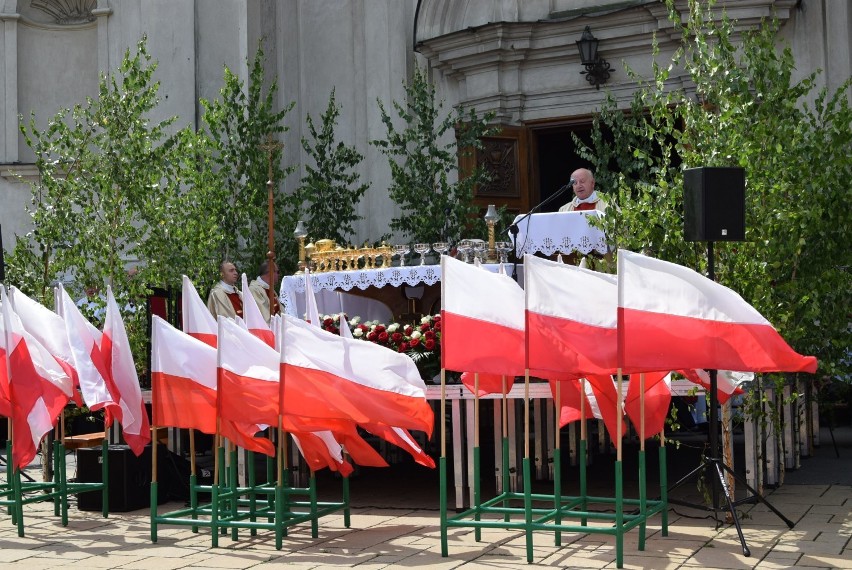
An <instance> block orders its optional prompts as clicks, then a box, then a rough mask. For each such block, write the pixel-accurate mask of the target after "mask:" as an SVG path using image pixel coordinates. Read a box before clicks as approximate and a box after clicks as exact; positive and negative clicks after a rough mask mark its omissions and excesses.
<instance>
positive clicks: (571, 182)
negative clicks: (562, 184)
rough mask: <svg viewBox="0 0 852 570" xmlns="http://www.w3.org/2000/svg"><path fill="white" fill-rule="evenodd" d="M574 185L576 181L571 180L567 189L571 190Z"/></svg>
mask: <svg viewBox="0 0 852 570" xmlns="http://www.w3.org/2000/svg"><path fill="white" fill-rule="evenodd" d="M576 183H577V181H576V180H574V179H573V178H572V179H571V180H569V181H568V188H572V187H573V186H574V184H576Z"/></svg>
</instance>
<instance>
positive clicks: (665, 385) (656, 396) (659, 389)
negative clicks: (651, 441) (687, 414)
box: [624, 372, 672, 439]
mask: <svg viewBox="0 0 852 570" xmlns="http://www.w3.org/2000/svg"><path fill="white" fill-rule="evenodd" d="M639 376H640V375H639V374H633V375H631V376H630V382H629V383H628V386H627V396H625V398H624V411H625V412H627V417H629V418H630V421H631V422H633V425H634V426H636V431H637V432H638V433H640V434H641V433H644V434H645V439H648V438H649V437H653V436H654V435H656V434H658V433H660V432H661V431H663V427H665V425H666V417H667V416H668V412H669V410H670V409H671V404H672V388H671V374H670V373H665V372H648V373H645V374H644V376H645V398H644V400H645V429H644V431H642V400H641V398H640V388H641V384H642V382H641V380H640V378H639Z"/></svg>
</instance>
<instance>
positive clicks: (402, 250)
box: [393, 243, 408, 267]
mask: <svg viewBox="0 0 852 570" xmlns="http://www.w3.org/2000/svg"><path fill="white" fill-rule="evenodd" d="M406 253H408V244H407V243H402V244H396V245H394V246H393V254H394V255H398V256H399V266H400V267H405V254H406Z"/></svg>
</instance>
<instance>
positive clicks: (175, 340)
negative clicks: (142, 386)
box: [151, 315, 216, 434]
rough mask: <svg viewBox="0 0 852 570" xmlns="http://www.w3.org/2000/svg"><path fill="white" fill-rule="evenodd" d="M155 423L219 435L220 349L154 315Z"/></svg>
mask: <svg viewBox="0 0 852 570" xmlns="http://www.w3.org/2000/svg"><path fill="white" fill-rule="evenodd" d="M151 331H152V335H151V392H152V394H151V397H152V405H153V406H152V407H153V409H152V419H153V422H154V425H156V426H169V427H177V428H184V429H197V430H199V431H201V432H204V433H207V434H215V433H216V349H215V348H213V347H211V346H210V345H208V344H205V343H204V342H202V341H201V340H198V339H197V338H193V337H191V336H189V335H188V334H186V333H184V332H181V331H179V330H178V329H176V328H174V327H173V326H171V325H170V324H169V323H167V322H166V321H164V320H163V319H161V318H160V317H158V316H157V315H154V316H153V317H152V322H151Z"/></svg>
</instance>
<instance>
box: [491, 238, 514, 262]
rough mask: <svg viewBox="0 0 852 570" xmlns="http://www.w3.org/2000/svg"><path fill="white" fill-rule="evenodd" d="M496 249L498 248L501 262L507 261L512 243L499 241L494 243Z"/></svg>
mask: <svg viewBox="0 0 852 570" xmlns="http://www.w3.org/2000/svg"><path fill="white" fill-rule="evenodd" d="M494 249H496V250H497V255H498V256H499V263H506V262H507V261H508V257H509V252H510V251H512V244H510V243H509V242H507V241H498V242H496V243H495V244H494Z"/></svg>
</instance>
